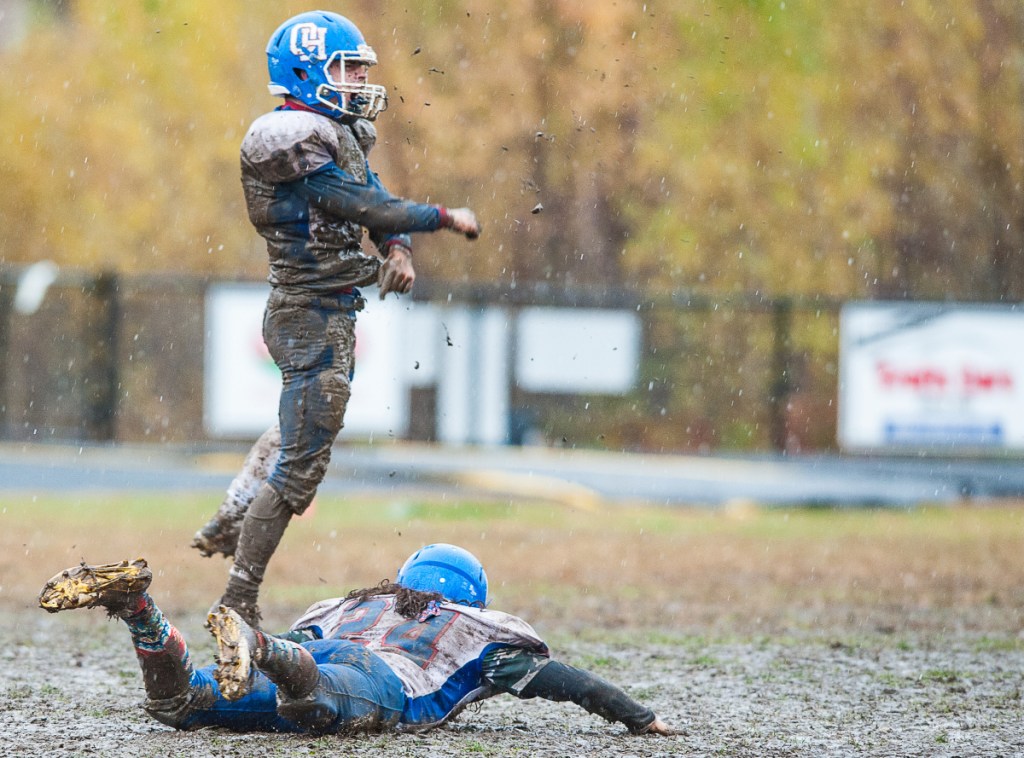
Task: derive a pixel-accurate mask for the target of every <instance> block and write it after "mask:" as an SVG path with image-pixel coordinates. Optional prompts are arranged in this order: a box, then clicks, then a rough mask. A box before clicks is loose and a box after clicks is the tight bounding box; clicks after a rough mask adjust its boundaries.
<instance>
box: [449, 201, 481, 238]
mask: <svg viewBox="0 0 1024 758" xmlns="http://www.w3.org/2000/svg"><path fill="white" fill-rule="evenodd" d="M441 226H444V227H447V228H448V229H451V230H452V231H453V232H459V233H460V234H465V235H466V239H468V240H475V239H476V238H477V237H479V236H480V222H479V221H477V220H476V214H475V213H473V211H471V210H470V209H469V208H444V209H442V211H441Z"/></svg>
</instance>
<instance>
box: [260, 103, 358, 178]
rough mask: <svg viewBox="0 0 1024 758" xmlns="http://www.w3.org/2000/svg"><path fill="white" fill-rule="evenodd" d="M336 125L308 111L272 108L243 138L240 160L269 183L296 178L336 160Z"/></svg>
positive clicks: (324, 117)
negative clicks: (273, 109) (276, 109)
mask: <svg viewBox="0 0 1024 758" xmlns="http://www.w3.org/2000/svg"><path fill="white" fill-rule="evenodd" d="M336 129H337V127H336V126H335V125H334V124H333V123H332V122H331V120H330V119H329V118H327V117H326V116H320V115H317V114H316V113H310V112H308V111H271V112H270V113H266V114H264V115H262V116H260V117H259V118H258V119H256V120H255V121H254V122H253V123H252V126H250V127H249V131H248V132H247V133H246V135H245V137H244V138H243V139H242V161H243V163H248V164H249V165H251V166H252V167H253V169H255V171H256V172H257V173H258V174H259V175H260V177H261V178H262V179H264V180H265V181H268V182H290V181H295V180H296V179H299V178H301V177H303V176H306V175H307V174H310V173H312V172H314V171H316V170H317V169H320V168H322V167H324V166H326V165H327V164H328V163H332V162H336V159H337V152H338V133H337V131H336Z"/></svg>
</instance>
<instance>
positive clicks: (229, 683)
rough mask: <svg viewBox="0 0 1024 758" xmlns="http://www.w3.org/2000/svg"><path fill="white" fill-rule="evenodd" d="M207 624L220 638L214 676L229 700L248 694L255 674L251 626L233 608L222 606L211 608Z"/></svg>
mask: <svg viewBox="0 0 1024 758" xmlns="http://www.w3.org/2000/svg"><path fill="white" fill-rule="evenodd" d="M206 628H207V629H209V630H210V634H212V635H213V638H214V640H216V642H217V670H216V671H214V672H213V678H214V679H216V680H217V684H218V685H219V686H220V694H221V695H223V696H224V698H225V699H226V700H238V699H240V698H243V697H245V696H246V695H248V694H249V690H250V688H251V684H252V675H253V642H252V638H253V637H254V635H253V633H252V630H251V629H250V628H249V626H248V625H247V624H246V623H245V621H243V620H242V618H241V616H239V615H238V614H237V613H236V612H235V611H234V610H232V609H231V608H228V607H227V606H224V605H222V606H220V607H218V608H217V609H216V610H213V611H210V615H209V616H207V618H206Z"/></svg>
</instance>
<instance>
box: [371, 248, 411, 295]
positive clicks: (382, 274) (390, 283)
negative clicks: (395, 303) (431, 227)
mask: <svg viewBox="0 0 1024 758" xmlns="http://www.w3.org/2000/svg"><path fill="white" fill-rule="evenodd" d="M415 281H416V271H415V270H414V269H413V267H412V255H411V254H410V252H409V249H408V248H405V247H402V246H401V245H392V246H391V252H390V253H389V254H388V257H387V258H385V259H384V263H383V264H382V265H381V267H380V271H379V272H377V286H378V287H379V288H380V299H381V300H383V299H384V298H385V297H386V296H387V294H388V293H389V292H397V293H398V294H400V295H404V294H406V293H407V292H409V290H411V289H412V285H413V282H415Z"/></svg>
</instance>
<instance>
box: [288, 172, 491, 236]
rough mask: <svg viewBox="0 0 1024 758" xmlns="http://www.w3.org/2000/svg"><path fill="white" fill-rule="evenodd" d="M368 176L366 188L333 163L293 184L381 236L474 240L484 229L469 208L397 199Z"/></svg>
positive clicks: (320, 204) (310, 199) (332, 211)
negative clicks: (450, 234) (445, 233)
mask: <svg viewBox="0 0 1024 758" xmlns="http://www.w3.org/2000/svg"><path fill="white" fill-rule="evenodd" d="M368 176H369V177H370V179H369V181H367V182H366V183H365V184H364V183H362V182H359V181H357V180H356V178H355V177H354V176H352V175H351V174H349V173H348V172H346V171H343V170H342V169H341V168H339V167H338V166H337V164H334V163H329V164H327V165H326V166H324V167H323V168H321V169H319V170H317V171H314V172H313V173H312V174H308V175H307V176H304V177H303V178H301V179H299V180H297V181H295V182H292V183H291V184H292V186H293V187H294V188H295V192H296V193H297V194H298V195H299V196H300V197H302V198H304V199H305V200H306V201H307V202H309V203H311V204H312V205H315V206H316V207H318V208H322V209H323V210H324V211H326V212H327V213H330V214H331V215H332V216H336V217H338V218H342V219H345V220H347V221H354V222H355V223H357V224H360V225H361V226H364V227H366V228H367V229H369V230H370V231H371V232H374V233H377V234H402V233H408V232H433V231H436V230H437V229H451V230H453V231H455V232H459V233H460V234H465V235H466V236H467V237H468V238H470V239H475V238H476V237H477V236H479V234H480V225H479V224H478V223H477V221H476V216H474V215H473V212H472V211H470V210H469V209H468V208H452V209H448V208H445V207H443V206H439V205H428V204H425V203H415V202H413V201H411V200H406V199H404V198H401V197H396V196H394V195H392V194H391V193H390V192H388V191H387V190H386V189H385V188H384V185H382V184H381V183H380V181H379V180H378V179H377V177H376V176H375V175H374V174H373V173H372V172H369V170H368Z"/></svg>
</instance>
